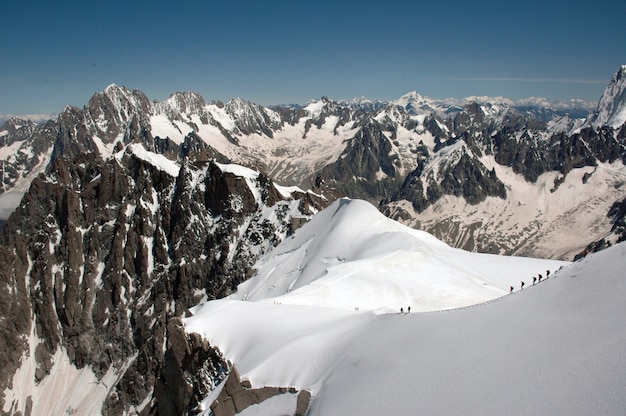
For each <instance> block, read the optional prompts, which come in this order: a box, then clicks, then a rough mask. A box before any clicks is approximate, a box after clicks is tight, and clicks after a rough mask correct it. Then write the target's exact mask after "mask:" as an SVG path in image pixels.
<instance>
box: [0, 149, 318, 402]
mask: <svg viewBox="0 0 626 416" xmlns="http://www.w3.org/2000/svg"><path fill="white" fill-rule="evenodd" d="M133 149H134V150H133ZM133 151H134V152H136V153H138V154H139V156H138V155H137V154H135V153H133ZM140 156H141V157H140ZM154 156H155V157H156V156H157V155H154ZM145 157H146V153H140V152H139V151H138V149H137V148H136V147H133V146H129V147H128V148H126V149H123V150H121V151H119V152H118V153H116V154H115V155H114V156H113V157H112V158H110V159H108V160H107V161H106V162H104V163H100V162H98V159H97V158H95V157H94V154H93V153H87V154H83V155H78V156H75V157H60V158H57V159H56V160H55V162H54V165H53V167H52V169H51V170H50V172H49V173H48V174H47V175H45V176H41V177H39V178H37V179H35V180H34V181H33V183H32V185H31V188H30V191H29V192H28V193H27V194H26V196H25V197H24V200H23V201H22V204H21V205H20V207H18V209H17V210H16V211H15V212H14V214H13V215H12V216H11V219H10V220H9V222H8V224H7V225H6V227H5V228H4V229H3V230H2V235H1V238H2V246H0V247H1V250H2V251H3V256H2V263H3V264H2V265H3V266H4V267H3V268H2V271H1V272H0V275H1V276H2V281H3V282H4V284H3V285H2V293H1V295H0V296H2V302H1V303H2V305H3V311H2V312H3V316H4V317H6V318H14V319H7V320H3V321H2V324H1V330H2V335H3V336H2V342H3V343H4V344H5V346H6V347H7V348H9V347H11V348H10V349H7V350H5V349H3V351H7V353H6V354H5V355H4V357H3V364H4V366H3V368H4V370H5V371H4V377H3V379H2V380H1V383H2V391H3V392H5V395H4V399H3V401H2V403H0V405H1V406H2V409H4V410H5V411H6V410H7V409H13V411H18V410H19V411H22V412H24V411H25V409H26V407H25V406H26V400H27V397H29V396H30V399H29V403H30V408H31V409H32V411H33V412H38V411H41V410H42V409H41V406H45V403H41V402H38V401H37V385H38V384H39V383H41V382H42V381H43V380H44V379H45V378H46V377H47V376H48V375H49V374H50V373H51V371H52V370H53V368H54V365H55V361H54V359H53V357H55V354H57V353H58V352H59V351H62V352H63V354H65V355H66V356H67V360H68V361H69V363H71V364H72V365H74V366H75V367H76V368H77V369H83V368H87V369H88V370H89V371H91V372H93V374H94V377H95V378H96V379H100V380H104V379H106V377H107V375H109V374H111V371H113V372H114V373H117V374H118V379H117V381H116V382H115V383H114V385H109V386H108V388H109V390H108V392H107V393H108V394H107V398H106V401H105V402H104V403H102V412H103V413H104V414H120V413H122V412H124V411H127V410H128V409H129V408H136V409H138V410H141V408H143V409H149V408H150V407H151V406H152V405H151V404H150V400H149V399H150V397H152V395H153V392H154V388H155V385H156V383H157V381H158V379H159V377H161V373H162V371H163V370H164V366H165V361H164V360H165V357H164V355H163V351H165V349H166V344H165V343H166V328H167V323H168V320H169V319H170V318H172V317H175V316H181V315H182V314H184V312H185V310H186V309H187V308H189V307H191V306H193V305H196V304H197V303H198V302H200V301H201V300H203V299H207V298H216V297H221V296H224V295H227V294H229V293H231V291H232V290H234V288H235V287H236V286H237V284H238V283H240V282H241V281H243V280H245V279H247V277H248V276H249V274H250V272H251V267H252V265H253V264H254V262H255V260H256V258H258V256H259V255H261V254H263V253H265V252H267V251H268V250H269V249H271V247H273V246H274V245H276V244H277V243H278V242H280V241H281V240H282V239H283V238H285V236H286V235H288V234H289V232H292V231H293V230H292V228H291V227H292V225H293V224H294V221H292V219H296V220H297V219H299V218H306V217H307V216H310V215H311V214H312V213H314V212H316V211H317V210H319V209H321V208H322V207H324V206H325V204H326V203H327V201H326V200H325V199H324V198H323V197H321V196H317V195H315V194H313V193H310V192H308V193H307V192H303V191H297V190H295V189H294V190H288V189H286V188H283V187H278V186H277V185H274V184H273V182H272V181H271V180H270V179H269V178H268V177H266V176H264V175H262V174H259V173H256V172H254V171H251V170H249V169H247V168H243V167H239V166H234V165H223V164H218V163H216V162H212V161H208V162H201V161H185V162H183V164H182V166H181V167H180V170H179V173H178V174H177V176H172V175H171V174H170V173H168V172H167V171H166V170H163V166H160V165H159V164H158V163H157V164H154V163H151V162H149V161H146V160H145ZM155 160H158V159H155ZM241 174H243V175H244V176H240V175H241ZM290 191H293V192H290ZM295 223H297V221H296V222H295ZM29 337H31V339H34V340H35V341H34V342H35V343H36V345H33V346H32V348H33V349H34V351H35V356H34V357H31V358H30V359H31V360H33V361H34V364H35V366H36V367H35V369H34V373H33V374H32V375H31V376H30V377H34V381H35V383H34V384H31V386H30V390H28V389H27V391H21V390H19V389H20V388H21V386H17V385H14V384H12V375H13V374H14V373H15V372H16V370H18V369H19V368H20V366H23V365H25V363H26V362H30V361H29V359H28V357H27V356H26V355H27V354H29V352H28V351H29V348H28V345H27V340H28V338H29ZM25 354H26V355H25ZM19 371H22V372H24V371H26V372H28V369H27V368H26V367H24V368H22V369H21V370H18V372H19ZM20 374H21V373H20ZM6 389H8V391H9V392H14V393H15V394H17V393H18V392H19V393H20V394H23V395H24V396H22V397H16V396H15V395H14V394H13V393H9V394H8V396H7V390H6ZM16 389H17V390H16ZM146 400H148V401H147V402H146ZM154 405H155V406H156V404H154ZM142 406H143V407H142ZM66 410H68V411H69V410H71V409H66Z"/></svg>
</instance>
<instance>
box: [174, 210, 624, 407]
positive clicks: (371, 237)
mask: <svg viewBox="0 0 626 416" xmlns="http://www.w3.org/2000/svg"><path fill="white" fill-rule="evenodd" d="M344 215H346V216H348V217H349V218H350V221H348V223H346V222H344ZM352 222H354V223H358V224H362V225H364V224H366V225H367V227H363V226H361V227H354V226H351V225H352ZM383 241H384V242H386V243H388V245H386V244H381V243H382V242H383ZM353 242H355V244H353ZM381 247H386V250H383V249H381ZM407 247H410V249H409V250H408V251H407V250H406V248H407ZM369 251H371V253H368V252H369ZM330 252H332V253H333V254H340V255H343V256H345V258H340V259H338V258H337V257H334V256H333V257H330V256H328V255H329V254H330ZM494 259H495V260H496V261H495V262H494ZM625 261H626V246H625V245H624V244H619V245H617V246H615V247H613V248H611V249H608V250H606V251H603V252H601V253H596V254H593V255H591V256H589V257H588V258H586V259H585V260H583V261H582V262H580V263H574V264H571V265H566V264H563V263H561V264H559V263H558V262H554V261H542V260H536V259H523V258H517V257H508V258H507V257H503V258H496V256H484V255H479V254H473V253H464V252H461V251H459V250H456V249H451V248H450V247H448V246H446V245H444V244H442V243H441V242H438V241H436V240H435V239H433V238H432V237H431V236H428V235H425V234H423V233H418V232H415V231H413V230H410V229H406V228H402V227H401V226H399V225H397V224H395V225H393V224H392V223H391V222H389V220H388V219H386V218H383V217H380V214H377V213H376V211H375V209H374V208H373V207H371V206H368V205H367V204H366V203H364V202H359V201H345V200H343V201H337V202H335V204H333V205H331V206H330V207H329V208H327V209H326V210H325V211H323V212H322V213H320V214H319V215H318V216H316V217H314V218H313V220H312V221H311V222H310V223H309V224H307V225H305V226H304V227H303V228H301V229H300V230H298V232H296V234H295V235H294V236H293V238H290V239H288V240H285V241H284V242H283V243H282V244H281V245H279V246H278V247H277V248H276V249H275V250H274V251H272V252H271V253H269V254H268V255H266V256H265V257H264V258H263V259H262V260H261V261H260V264H259V265H258V266H259V269H258V271H257V274H256V275H255V276H254V277H253V278H252V279H250V280H249V281H248V282H246V283H244V284H242V285H240V286H239V288H238V291H237V293H236V294H235V295H233V296H231V297H229V298H226V299H221V300H215V301H210V302H207V303H203V304H201V305H199V306H197V307H195V308H193V310H192V313H193V316H191V317H189V318H187V319H185V320H184V324H185V330H186V331H187V333H188V336H189V337H192V336H198V335H199V336H201V337H203V338H205V339H206V340H207V341H208V342H209V343H210V345H212V346H214V347H217V348H219V349H220V350H221V352H222V353H223V357H224V360H227V361H229V363H230V365H231V374H233V373H235V372H236V373H237V377H238V380H242V382H241V384H242V385H243V386H244V387H240V388H239V390H238V391H237V390H235V389H233V378H232V377H228V378H227V380H228V381H225V382H222V383H221V384H219V385H218V386H217V388H216V389H215V390H213V391H212V392H211V393H210V394H208V395H206V396H205V397H204V399H199V400H197V403H198V407H197V408H195V409H194V411H199V412H200V413H201V414H207V415H208V414H211V411H213V413H214V414H216V415H217V414H238V415H250V414H254V415H261V416H274V415H280V414H307V415H328V414H341V415H380V414H416V413H419V414H468V415H501V414H509V415H525V414H570V415H587V414H595V413H606V414H618V413H620V412H621V411H622V410H623V409H624V408H625V406H626V399H625V398H624V396H623V395H622V394H621V391H623V390H624V388H626V379H624V377H623V370H624V368H626V358H625V357H624V354H623V347H624V345H623V339H624V336H626V330H625V329H624V328H625V327H624V316H626V315H625V312H626V307H625V305H624V302H623V299H624V296H626V279H624V277H623V273H621V270H622V269H623V268H624V266H625ZM420 263H424V266H423V267H421V268H420V267H417V268H416V267H415V266H416V265H418V264H420ZM561 266H564V267H563V268H561ZM372 268H373V270H372ZM546 269H548V270H551V273H550V274H549V278H548V276H547V275H546V272H545V270H546ZM290 271H291V272H290ZM537 273H541V274H543V277H544V279H543V280H538V282H537V284H536V285H533V284H532V280H531V279H532V276H535V277H536V276H537ZM520 279H523V280H524V281H525V282H526V284H527V285H526V287H525V288H524V289H523V290H521V289H520V287H519V283H520ZM462 280H465V281H466V283H465V284H462V283H461V281H462ZM487 282H488V283H487ZM422 283H426V287H427V288H430V289H432V291H430V292H424V291H423V290H422V288H421V284H422ZM509 285H515V292H514V293H513V294H510V295H509V294H508V290H506V291H500V293H498V290H494V289H496V288H498V287H502V288H505V287H506V288H508V287H509ZM481 287H482V288H483V289H484V291H485V292H490V291H491V295H490V297H491V298H492V299H494V300H493V301H490V302H483V303H481V304H479V305H475V303H476V302H479V298H475V297H472V296H469V297H465V298H463V297H456V298H455V300H456V301H458V304H457V306H458V307H460V306H462V305H465V306H470V305H473V306H471V307H464V308H457V309H454V310H449V311H446V312H440V313H414V312H415V310H416V308H420V309H422V310H426V311H431V312H434V311H439V310H441V309H442V308H447V307H449V306H450V304H449V303H448V301H449V299H450V298H451V297H453V298H454V296H453V295H452V294H453V293H457V294H466V295H467V294H470V293H474V289H477V288H481ZM289 289H291V290H289ZM505 293H506V294H505ZM487 297H489V296H487ZM426 299H428V300H429V301H430V302H424V300H426ZM483 300H484V298H483ZM389 301H390V302H391V305H393V306H392V307H387V306H388V305H387V302H389ZM376 303H378V305H376ZM359 305H360V306H361V308H360V309H355V308H354V306H359ZM408 306H412V307H413V308H412V309H411V313H410V314H407V308H408ZM381 307H384V309H381ZM401 307H404V312H405V313H400V308H401ZM222 379H223V380H224V379H226V377H222ZM229 383H230V384H229ZM269 386H274V387H276V386H278V387H283V390H282V393H281V392H280V390H277V391H275V393H274V394H273V395H269V394H268V395H267V396H265V397H258V396H257V399H256V400H242V396H246V395H247V396H251V395H252V394H253V393H252V392H253V391H260V390H261V389H264V388H265V389H267V388H269ZM233 391H234V392H233ZM303 391H308V392H309V393H310V398H309V399H308V402H307V403H306V404H307V405H308V410H306V411H305V412H302V411H301V413H298V411H297V410H296V409H297V406H298V398H299V396H300V392H303ZM268 396H269V397H268ZM233 402H234V405H233ZM229 404H230V406H231V411H230V412H229V411H228V410H227V409H229ZM220 412H223V413H220Z"/></svg>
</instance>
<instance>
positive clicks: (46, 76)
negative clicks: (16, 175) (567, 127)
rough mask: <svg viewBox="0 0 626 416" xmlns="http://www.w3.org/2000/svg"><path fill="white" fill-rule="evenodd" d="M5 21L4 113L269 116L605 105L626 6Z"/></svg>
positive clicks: (624, 46)
mask: <svg viewBox="0 0 626 416" xmlns="http://www.w3.org/2000/svg"><path fill="white" fill-rule="evenodd" d="M0 13H1V14H2V20H1V21H2V24H1V25H0V114H36V113H58V112H60V111H61V110H62V109H63V107H64V106H65V105H66V104H71V105H75V106H79V107H82V106H83V105H85V104H87V103H88V101H89V98H90V97H91V95H92V94H93V93H94V92H97V91H102V90H103V89H104V88H105V87H106V86H107V85H109V84H111V83H116V84H118V85H126V86H127V87H129V88H131V89H140V90H142V91H144V92H145V93H146V95H147V96H148V98H150V99H155V100H164V99H166V98H167V97H168V96H169V95H170V94H171V93H173V92H176V91H187V90H191V91H197V92H199V93H201V94H202V95H203V96H204V98H205V99H206V100H207V101H210V100H218V99H219V100H223V101H227V100H229V99H231V98H233V97H241V98H244V99H248V100H251V101H253V102H256V103H258V104H264V105H271V104H278V103H305V102H306V101H308V100H310V99H313V98H319V97H321V96H323V95H326V96H328V97H330V98H333V99H346V98H353V97H357V96H365V97H368V98H372V99H395V98H398V97H400V96H401V95H403V94H405V93H407V92H409V91H417V92H419V93H420V94H422V95H426V96H429V97H431V98H447V97H456V98H463V97H466V96H470V95H490V96H505V97H509V98H512V99H521V98H527V97H530V96H540V97H545V98H549V99H554V100H564V99H571V98H583V99H586V100H590V101H597V100H598V99H599V98H600V96H601V94H602V92H603V90H604V88H605V87H606V85H607V84H608V82H609V80H610V79H611V77H612V76H613V74H614V73H615V72H616V71H617V69H618V68H619V66H620V65H622V64H626V30H624V19H625V18H626V5H625V4H624V3H623V0H615V1H603V0H598V1H595V2H591V1H578V0H567V1H565V0H557V1H550V0H542V1H534V0H529V1H524V2H521V1H513V2H506V1H501V0H499V1H491V0H489V1H482V2H470V1H467V0H465V1H456V0H447V1H428V2H421V1H400V0H397V1H395V0H386V1H369V0H359V1H352V0H350V1H342V0H334V1H333V0H331V1H327V0H317V1H308V2H303V1H297V0H295V1H293V0H292V1H283V0H278V1H242V0H229V1H219V2H215V1H196V0H179V1H173V0H172V1H167V0H151V1H143V0H141V1H132V0H128V1H118V0H108V1H98V2H91V1H85V0H80V1H61V2H56V1H50V0H47V1H28V0H24V1H10V2H4V5H3V6H2V11H1V12H0Z"/></svg>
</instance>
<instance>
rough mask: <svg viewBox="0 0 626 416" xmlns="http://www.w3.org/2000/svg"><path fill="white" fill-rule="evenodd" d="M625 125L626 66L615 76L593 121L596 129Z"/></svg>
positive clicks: (605, 91) (600, 102) (601, 99)
mask: <svg viewBox="0 0 626 416" xmlns="http://www.w3.org/2000/svg"><path fill="white" fill-rule="evenodd" d="M624 123H626V65H622V66H621V67H620V69H619V70H618V71H617V72H616V73H615V75H613V78H612V79H611V82H610V83H609V85H608V86H607V87H606V89H605V90H604V94H602V98H600V101H599V102H598V108H597V110H596V112H595V113H594V115H593V117H592V120H591V125H592V126H594V127H601V126H609V127H613V128H614V129H617V128H619V127H621V126H622V125H623V124H624Z"/></svg>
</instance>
